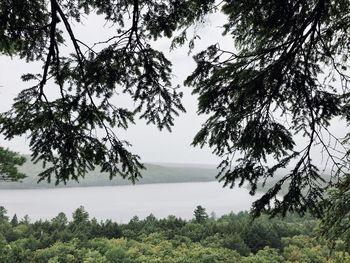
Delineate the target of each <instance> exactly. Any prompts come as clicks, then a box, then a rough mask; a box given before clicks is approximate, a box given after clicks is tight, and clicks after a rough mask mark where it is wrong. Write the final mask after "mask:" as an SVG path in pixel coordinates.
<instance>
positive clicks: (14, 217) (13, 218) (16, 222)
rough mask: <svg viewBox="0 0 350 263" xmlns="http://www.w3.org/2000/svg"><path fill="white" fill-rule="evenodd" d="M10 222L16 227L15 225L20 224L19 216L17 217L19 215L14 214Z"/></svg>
mask: <svg viewBox="0 0 350 263" xmlns="http://www.w3.org/2000/svg"><path fill="white" fill-rule="evenodd" d="M10 223H11V225H12V226H13V227H15V226H17V225H18V218H17V215H16V214H14V215H13V217H12V219H11V222H10Z"/></svg>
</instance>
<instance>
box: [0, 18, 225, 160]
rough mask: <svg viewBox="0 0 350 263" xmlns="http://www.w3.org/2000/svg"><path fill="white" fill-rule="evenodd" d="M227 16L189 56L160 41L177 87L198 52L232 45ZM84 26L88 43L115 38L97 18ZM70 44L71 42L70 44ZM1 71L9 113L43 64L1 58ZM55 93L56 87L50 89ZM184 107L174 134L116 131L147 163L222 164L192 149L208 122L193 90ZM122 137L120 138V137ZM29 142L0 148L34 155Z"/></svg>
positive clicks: (202, 30)
mask: <svg viewBox="0 0 350 263" xmlns="http://www.w3.org/2000/svg"><path fill="white" fill-rule="evenodd" d="M223 21H224V17H223V16H219V15H215V16H211V17H210V18H208V20H207V21H206V23H205V26H203V27H199V28H197V29H196V31H197V32H198V34H199V35H200V36H201V39H200V40H198V41H197V42H196V49H195V51H194V52H193V53H192V54H191V55H190V56H188V54H187V52H188V48H187V47H184V48H179V49H177V50H175V51H172V52H170V51H169V47H170V42H169V41H164V40H160V41H157V42H155V43H154V45H155V46H156V47H157V48H159V49H160V50H162V51H163V52H164V53H165V54H166V56H167V57H168V58H169V59H170V60H171V61H172V62H173V65H174V67H173V73H174V79H173V83H174V85H176V84H182V83H183V80H184V79H185V77H186V76H187V75H189V74H190V73H191V72H192V70H193V69H194V68H195V63H194V61H193V59H192V55H193V54H195V53H196V52H197V51H200V50H203V49H205V48H206V47H207V46H209V45H210V44H213V43H215V42H218V41H221V42H222V45H224V46H225V45H231V41H229V40H228V39H226V40H225V41H224V40H223V37H222V36H221V32H222V29H220V28H219V27H220V26H222V24H223ZM83 22H84V25H83V26H81V25H77V26H76V27H75V32H76V35H77V37H78V38H79V39H81V40H83V41H85V42H86V43H91V44H92V43H94V42H96V41H101V40H104V39H107V38H109V37H110V36H111V34H112V32H111V31H110V30H111V29H108V26H106V27H104V28H103V20H101V19H99V18H97V17H96V16H90V17H87V18H86V19H85V20H83ZM67 43H68V41H67ZM0 67H1V69H2V75H1V77H0V98H1V104H0V111H1V112H3V111H6V110H8V109H9V108H10V106H11V104H12V103H13V98H14V97H15V96H16V95H17V94H18V92H20V91H21V90H22V89H23V88H26V87H28V85H29V84H28V83H24V82H22V81H21V80H20V76H21V75H22V74H24V73H28V72H31V73H41V63H38V62H34V63H29V64H28V63H26V62H25V61H23V60H19V59H18V58H12V59H11V58H9V57H6V56H1V57H0ZM50 88H51V89H55V86H52V87H50ZM56 88H57V87H56ZM181 89H182V91H183V92H184V98H183V103H184V106H185V108H186V110H187V113H184V114H181V116H180V117H178V118H177V119H176V121H175V126H174V128H173V131H172V132H171V133H169V132H168V131H166V130H165V131H162V132H160V131H159V130H158V129H157V128H156V127H154V126H152V125H146V124H145V122H144V121H141V120H140V121H138V122H137V124H136V125H135V126H132V127H130V128H129V129H128V130H127V131H126V132H124V131H121V130H120V131H118V130H116V132H117V134H121V135H120V138H123V139H124V138H125V139H126V140H128V141H129V142H131V143H132V144H133V147H132V151H133V152H134V153H136V154H138V155H140V156H141V158H142V161H144V162H172V163H203V164H218V162H219V160H220V159H219V158H218V157H216V156H215V155H213V154H212V153H211V150H210V149H208V148H206V149H200V148H194V147H192V146H190V144H191V141H192V138H193V137H194V135H195V134H196V131H198V130H199V129H200V126H201V124H202V123H203V122H204V120H205V117H204V116H198V115H197V114H196V110H197V99H196V97H194V96H193V95H191V88H189V87H183V86H182V88H181ZM118 137H119V136H118ZM28 144H29V142H28V141H27V140H26V138H16V139H14V140H12V141H5V140H4V139H3V136H2V135H0V145H1V146H4V147H8V148H10V149H12V150H15V151H17V152H20V153H26V154H28V153H30V150H29V146H28Z"/></svg>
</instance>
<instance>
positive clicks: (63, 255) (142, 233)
mask: <svg viewBox="0 0 350 263" xmlns="http://www.w3.org/2000/svg"><path fill="white" fill-rule="evenodd" d="M1 211H2V217H1V218H2V220H1V221H0V262H3V263H22V262H23V263H41V262H43V263H44V262H45V263H46V262H51V263H53V262H60V263H63V262H66V263H78V262H79V263H80V262H87V263H88V262H91V263H92V262H94V263H95V262H96V263H107V262H115V263H155V262H159V263H236V262H237V263H240V262H241V263H253V262H254V263H255V262H257V263H259V262H260V263H265V262H266V263H267V262H269V263H270V262H274V263H282V262H320V263H346V262H350V256H349V254H348V252H349V247H348V246H344V242H343V241H341V240H338V241H337V244H336V246H334V247H333V248H330V247H329V246H328V243H327V242H326V241H325V240H323V239H322V238H315V237H314V235H315V233H316V232H315V230H314V229H315V227H316V226H317V223H318V222H317V221H316V220H315V219H312V218H306V219H305V218H300V217H299V216H297V215H291V214H288V215H287V216H286V217H285V218H284V219H278V218H274V219H271V220H269V218H268V217H267V216H265V215H264V216H262V217H260V218H259V219H255V220H254V221H252V219H253V218H252V216H251V215H249V214H248V213H239V214H229V215H225V216H222V217H220V218H218V219H207V220H205V221H202V222H200V223H199V222H195V223H194V222H193V221H188V222H187V221H184V220H181V219H180V218H176V217H175V216H169V217H168V218H164V219H158V218H156V217H154V216H153V215H150V216H148V217H147V218H145V219H139V218H137V217H134V218H133V219H131V220H130V222H129V223H127V224H121V225H118V224H116V223H114V222H111V221H109V220H107V221H104V222H97V221H96V220H95V219H89V215H88V213H87V212H86V211H85V209H84V208H83V207H79V208H78V209H77V210H76V211H74V213H73V216H72V220H71V221H68V220H67V216H66V215H65V214H63V213H60V214H59V215H57V217H55V218H53V219H52V220H50V221H41V220H40V221H37V222H34V223H30V220H20V222H19V223H18V225H17V226H14V225H12V224H11V223H10V222H9V219H8V217H7V215H6V210H5V209H4V208H3V209H2V210H1ZM310 225H312V226H313V227H312V228H311V229H310ZM116 228H117V229H118V231H117V232H118V235H115V236H112V235H111V232H115V229H116ZM258 229H261V230H259V231H260V233H261V235H259V234H258V235H253V233H254V232H257V231H258ZM13 233H15V235H13ZM57 233H60V235H57Z"/></svg>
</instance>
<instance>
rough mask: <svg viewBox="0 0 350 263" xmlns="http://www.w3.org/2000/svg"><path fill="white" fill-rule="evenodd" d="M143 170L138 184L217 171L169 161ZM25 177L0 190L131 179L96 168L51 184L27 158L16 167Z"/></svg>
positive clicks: (200, 177) (207, 176)
mask: <svg viewBox="0 0 350 263" xmlns="http://www.w3.org/2000/svg"><path fill="white" fill-rule="evenodd" d="M146 168H147V169H146V170H144V171H142V178H141V179H140V180H139V182H137V184H153V183H179V182H208V181H214V180H215V175H216V174H217V171H216V169H215V167H211V166H207V165H203V167H201V165H197V164H196V165H180V164H179V165H168V164H164V165H163V164H146ZM19 169H20V171H21V172H24V173H25V174H26V175H27V176H28V177H27V178H25V179H24V180H23V181H22V182H16V183H14V182H1V183H0V189H28V188H53V187H88V186H112V185H127V184H131V182H130V181H128V180H124V179H122V178H121V177H120V176H116V177H114V178H113V179H112V180H109V177H108V174H106V173H100V171H99V169H96V170H95V171H92V172H90V173H89V174H88V175H86V177H85V178H82V179H81V180H80V181H79V182H75V181H70V182H68V183H67V185H63V184H62V185H58V186H55V185H54V180H53V181H52V182H51V183H50V184H48V183H47V182H40V183H39V184H38V183H37V181H38V177H37V175H38V174H39V173H40V172H41V171H42V165H41V164H39V163H38V164H33V163H32V162H31V161H30V158H29V157H27V162H26V163H25V164H24V165H23V166H22V167H20V168H19Z"/></svg>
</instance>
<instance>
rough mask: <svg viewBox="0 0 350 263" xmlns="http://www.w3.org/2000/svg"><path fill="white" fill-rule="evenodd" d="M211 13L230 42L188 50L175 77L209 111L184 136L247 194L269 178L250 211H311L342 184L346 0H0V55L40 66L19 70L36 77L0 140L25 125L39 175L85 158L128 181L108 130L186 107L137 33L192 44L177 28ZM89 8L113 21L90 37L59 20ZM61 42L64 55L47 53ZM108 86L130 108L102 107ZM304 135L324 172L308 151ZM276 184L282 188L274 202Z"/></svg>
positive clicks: (130, 164)
mask: <svg viewBox="0 0 350 263" xmlns="http://www.w3.org/2000/svg"><path fill="white" fill-rule="evenodd" d="M217 10H221V11H222V13H223V14H224V15H226V16H227V18H228V21H227V22H226V23H225V24H224V25H223V27H224V32H223V33H224V34H225V35H226V36H227V37H229V38H230V39H232V41H233V42H232V43H233V45H232V47H233V48H232V50H223V49H222V48H221V47H220V45H219V44H215V43H214V44H213V45H211V46H210V47H209V48H208V49H207V50H205V51H203V52H200V53H199V54H197V55H196V56H195V57H194V59H195V61H196V63H197V68H196V70H195V71H194V72H193V73H192V74H191V75H190V76H189V77H188V78H187V80H186V82H185V84H186V85H188V86H191V87H194V90H193V93H195V94H197V95H198V96H199V104H198V107H199V110H198V112H199V114H206V115H208V116H209V117H208V119H207V121H206V122H205V123H204V125H203V127H202V129H201V130H200V131H199V132H198V133H197V135H196V136H195V138H194V141H193V145H195V146H196V145H197V146H204V145H209V146H210V147H212V148H213V151H214V153H215V154H217V155H219V156H221V157H222V158H223V161H222V162H221V164H220V165H219V168H220V173H219V174H218V179H219V180H220V181H223V182H224V184H225V185H228V186H233V185H234V184H235V183H238V184H239V185H240V186H242V185H243V184H244V183H246V182H248V183H249V185H250V186H251V193H252V194H254V193H255V191H256V189H257V186H258V184H259V183H260V182H263V184H264V183H265V182H266V180H267V179H268V178H270V177H273V176H275V175H276V173H281V174H282V177H280V178H278V179H277V181H276V183H275V184H274V185H273V186H272V187H271V188H270V189H269V190H268V191H267V192H266V194H265V195H263V196H262V197H261V198H259V199H258V200H257V201H256V202H255V203H254V205H253V208H254V209H253V212H254V214H255V215H259V214H260V213H261V212H262V211H267V212H270V213H271V214H272V215H274V214H276V213H279V212H281V213H282V214H284V215H285V214H286V212H287V211H297V212H299V213H300V214H304V213H305V212H306V211H307V210H310V211H311V212H312V213H313V214H315V215H318V216H320V215H322V213H323V209H324V205H325V204H326V202H321V201H322V200H323V198H324V192H325V191H326V189H327V187H329V186H336V187H342V188H347V189H348V188H349V185H350V180H348V179H347V178H348V176H347V174H348V172H349V162H348V161H349V152H350V151H349V147H348V140H349V138H350V135H349V134H347V135H346V136H345V138H344V139H341V138H338V137H337V136H335V135H334V134H332V132H331V130H330V126H331V121H332V120H333V119H334V118H337V117H338V118H339V117H342V118H343V119H344V122H345V123H346V124H348V123H349V121H350V115H349V98H350V96H349V87H348V85H349V83H350V82H349V80H350V79H349V76H348V59H349V58H348V54H349V49H350V47H349V44H348V39H349V37H348V30H349V15H348V14H349V13H350V5H349V1H347V0H339V1H336V2H334V1H333V2H332V1H328V0H311V1H287V0H286V1H277V0H261V1H258V2H257V1H253V0H248V1H230V0H224V1H223V2H222V3H221V4H220V5H218V6H216V5H215V1H213V0H201V1H199V0H171V1H160V2H159V1H152V0H149V1H140V0H133V1H114V0H110V1H102V2H101V1H94V0H85V1H78V2H77V1H72V0H65V1H62V0H61V1H59V0H50V1H44V0H35V1H29V0H26V1H19V0H16V1H2V2H1V4H0V19H1V24H2V28H1V29H0V36H1V37H0V52H1V53H2V54H5V55H18V56H20V57H21V58H23V59H26V60H27V61H33V60H41V61H43V71H42V73H41V74H26V75H24V76H23V77H22V78H23V80H24V81H30V82H31V83H35V84H34V86H32V87H30V88H27V89H24V90H23V91H22V92H21V93H20V94H19V95H18V97H17V98H16V100H15V103H14V105H13V107H12V109H10V110H9V111H8V112H5V113H3V114H1V115H0V132H1V133H2V134H4V135H5V137H6V138H7V139H11V138H13V137H14V136H18V135H23V134H25V133H26V132H29V134H30V147H31V150H32V151H33V155H32V158H33V159H34V160H35V161H38V160H43V161H44V163H50V165H49V166H48V167H47V169H46V170H45V171H44V172H43V173H41V174H40V175H39V176H40V179H41V180H48V181H50V180H51V178H52V176H54V177H55V182H56V183H60V182H64V183H65V182H66V181H67V180H70V179H74V180H78V179H79V178H81V177H83V176H84V175H85V174H86V172H87V171H89V170H91V169H94V168H95V167H96V166H100V167H101V168H102V171H106V172H108V173H109V174H110V177H111V178H112V177H113V176H115V175H116V174H118V173H119V174H121V175H122V176H123V177H124V178H128V179H131V180H132V181H135V180H137V179H138V178H139V177H140V169H141V168H143V165H142V164H141V163H140V162H139V157H138V156H137V155H134V154H132V153H130V152H129V150H128V148H127V147H128V146H129V144H128V143H127V142H125V141H123V140H122V139H119V138H118V137H117V135H116V134H115V132H114V130H112V129H113V128H116V127H119V128H123V129H127V128H128V126H129V125H130V124H132V123H133V122H134V120H135V118H136V117H140V118H144V119H146V120H147V121H148V123H153V124H155V125H157V126H158V127H159V128H160V129H162V128H167V129H170V128H171V126H172V125H173V119H174V116H176V115H177V114H179V113H180V112H183V111H184V110H185V109H184V108H183V106H182V104H181V101H180V99H181V96H182V94H181V93H180V92H178V91H177V89H176V87H172V86H171V83H170V78H171V63H170V62H169V61H168V60H167V59H166V58H165V56H164V55H163V53H162V52H159V51H157V50H155V49H153V48H152V46H151V45H150V42H149V39H158V38H160V37H169V38H172V48H175V47H177V46H181V45H184V44H185V43H188V44H189V46H190V48H192V47H193V45H194V39H195V38H197V36H196V35H195V36H194V38H192V39H188V38H187V31H188V30H189V28H190V27H191V26H192V25H195V24H196V23H200V22H202V21H203V18H204V17H205V16H206V15H208V14H210V13H212V12H215V11H217ZM91 11H95V12H97V13H98V14H100V15H103V16H104V17H105V20H106V22H107V23H110V24H111V25H112V26H113V27H114V28H115V29H116V34H115V35H114V36H112V37H111V38H109V39H106V40H101V41H100V42H98V43H95V44H93V45H90V44H89V43H82V42H81V41H80V40H79V39H78V38H77V37H76V35H75V34H74V31H73V29H72V27H71V25H70V23H71V22H78V23H79V22H80V19H81V16H83V15H86V14H89V13H90V12H91ZM128 15H129V16H128ZM129 17H130V20H128V19H129ZM129 22H130V23H129ZM64 32H65V33H66V34H67V35H68V36H69V39H64ZM175 34H178V35H175ZM63 43H65V44H66V45H68V44H69V43H70V45H71V46H72V49H73V52H74V54H73V55H69V56H64V55H63V54H62V52H60V51H61V46H62V44H63ZM47 83H51V84H56V86H57V89H58V91H59V93H60V95H59V96H58V97H57V98H53V99H52V98H49V97H48V96H47ZM116 90H118V92H121V93H124V94H127V95H130V98H131V99H132V100H134V101H135V104H136V107H135V108H133V109H126V108H121V107H118V106H116V105H113V104H112V103H111V100H112V97H113V96H114V94H115V91H116ZM94 131H95V132H94ZM102 133H103V135H102V136H101V137H99V136H97V135H96V134H102ZM295 136H302V137H303V138H304V140H305V144H304V145H303V144H301V145H297V144H296V142H295ZM317 145H318V147H319V148H316V149H318V150H317V151H318V152H323V154H324V158H325V159H326V160H328V161H327V162H326V166H327V165H328V164H329V167H330V170H331V171H330V178H325V173H327V172H328V171H327V170H326V169H324V170H323V169H320V167H319V165H318V163H316V162H315V161H314V160H313V159H314V152H315V146H317ZM237 153H238V154H239V156H238V157H236V158H235V154H237ZM119 164H121V165H119ZM326 168H327V167H326ZM282 186H286V187H287V192H286V194H284V195H283V198H279V197H278V195H279V194H281V192H280V190H281V188H282Z"/></svg>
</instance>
